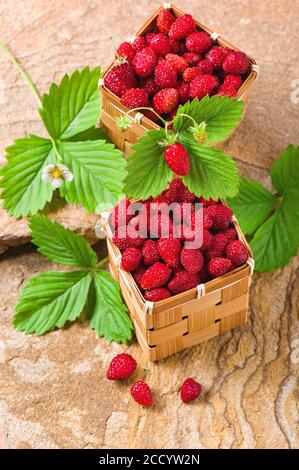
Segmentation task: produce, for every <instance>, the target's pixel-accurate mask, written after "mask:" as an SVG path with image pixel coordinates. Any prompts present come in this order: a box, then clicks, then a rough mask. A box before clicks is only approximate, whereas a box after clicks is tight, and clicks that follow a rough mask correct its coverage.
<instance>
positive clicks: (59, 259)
mask: <svg viewBox="0 0 299 470" xmlns="http://www.w3.org/2000/svg"><path fill="white" fill-rule="evenodd" d="M29 227H30V229H31V231H32V234H31V236H32V241H33V243H34V244H35V245H36V246H37V247H38V249H37V251H38V252H39V253H41V254H42V255H44V256H47V257H48V258H49V259H50V260H52V261H54V263H60V264H64V265H66V266H80V267H95V266H96V264H97V262H98V257H97V255H96V254H95V252H94V251H93V250H92V249H91V248H90V246H89V245H88V243H87V241H86V240H85V238H83V237H82V236H81V235H80V234H79V233H75V232H72V230H69V229H67V228H64V227H63V226H62V225H60V224H58V223H57V222H52V221H51V220H49V219H47V217H44V216H40V215H36V216H34V217H32V219H31V221H30V223H29Z"/></svg>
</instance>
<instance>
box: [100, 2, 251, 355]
mask: <svg viewBox="0 0 299 470" xmlns="http://www.w3.org/2000/svg"><path fill="white" fill-rule="evenodd" d="M139 33H140V34H138V35H137V36H136V37H135V39H134V40H133V41H132V42H131V43H129V42H123V43H122V44H121V45H120V46H119V47H118V49H117V52H116V62H115V63H114V64H113V66H111V67H110V68H109V69H108V71H107V72H106V74H105V75H104V79H103V84H104V85H103V87H102V110H101V123H102V125H103V126H104V127H105V128H106V130H107V132H108V134H109V135H110V138H111V139H112V141H113V143H115V144H116V145H117V146H119V147H120V148H121V149H122V150H123V151H124V152H125V153H128V154H129V156H128V165H127V170H128V175H127V177H126V181H125V187H124V192H125V194H126V196H127V198H125V199H123V200H122V201H121V202H120V203H119V205H118V206H116V208H115V209H114V210H113V211H112V212H110V213H106V214H104V215H103V226H104V230H105V232H106V235H107V243H108V251H109V263H110V270H111V272H112V274H113V275H114V277H115V279H116V280H117V281H118V282H119V284H120V287H121V291H122V294H123V297H124V299H125V301H126V303H127V306H128V308H129V311H130V315H131V318H132V321H133V323H134V327H135V331H136V335H137V338H138V340H139V343H140V345H141V347H142V348H143V350H144V351H145V353H146V355H147V357H148V358H149V359H150V360H159V359H161V358H164V357H167V356H169V355H170V354H173V353H175V352H177V351H180V350H182V349H184V348H187V347H190V346H192V345H195V344H198V343H200V342H202V341H205V340H207V339H210V338H212V337H214V336H217V335H219V334H221V333H223V332H225V331H228V330H229V329H231V328H234V327H236V326H240V325H242V324H243V323H244V322H245V321H246V318H247V309H248V290H249V285H250V281H251V275H252V272H253V259H252V254H251V251H250V249H249V246H248V244H247V242H246V240H245V237H244V236H243V234H242V232H241V230H240V228H239V226H238V223H237V221H236V219H235V217H234V216H233V213H232V210H231V209H230V208H229V207H228V205H227V204H226V203H225V202H224V199H225V200H226V199H229V198H230V197H233V196H234V195H235V194H236V193H237V190H238V184H239V183H238V174H237V168H236V164H235V162H234V161H233V159H231V157H229V156H228V155H226V154H225V153H224V152H223V151H222V150H220V149H218V148H215V147H212V146H209V145H208V144H209V142H213V143H215V142H221V141H224V140H225V139H226V138H227V137H228V136H229V135H230V134H231V133H232V132H233V130H234V129H235V128H236V127H237V125H238V123H239V121H240V119H241V117H242V114H243V107H244V105H243V100H241V98H244V97H245V95H246V94H247V93H248V91H249V88H250V86H251V85H252V83H253V80H254V79H255V77H256V71H255V67H254V66H255V64H254V61H253V60H252V59H250V58H249V57H247V56H246V55H245V54H244V53H243V52H240V51H238V50H236V48H235V47H233V46H231V45H229V44H228V43H227V42H226V41H225V40H223V39H222V38H221V37H219V35H217V37H216V35H215V34H214V33H212V32H211V31H210V30H208V29H207V28H205V27H204V26H203V25H201V24H200V23H197V22H195V21H194V19H193V18H192V16H191V15H189V14H183V13H182V12H180V11H179V10H177V9H176V8H171V9H169V8H167V9H166V8H160V9H159V10H158V11H157V12H156V13H155V14H154V15H153V17H152V18H150V20H149V21H148V22H147V23H146V25H145V26H144V27H143V28H142V29H141V31H140V32H139Z"/></svg>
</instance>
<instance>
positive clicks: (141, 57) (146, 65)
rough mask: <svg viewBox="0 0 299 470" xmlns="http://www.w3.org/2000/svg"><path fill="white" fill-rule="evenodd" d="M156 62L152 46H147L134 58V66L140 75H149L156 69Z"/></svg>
mask: <svg viewBox="0 0 299 470" xmlns="http://www.w3.org/2000/svg"><path fill="white" fill-rule="evenodd" d="M156 62H157V56H156V54H155V52H154V51H153V50H152V49H151V48H150V47H145V48H144V49H142V50H141V51H140V52H137V53H136V55H135V57H134V58H133V60H132V66H133V68H134V71H135V73H136V74H137V75H138V76H139V77H148V76H149V75H151V73H152V72H153V71H154V68H155V65H156ZM131 88H133V87H131Z"/></svg>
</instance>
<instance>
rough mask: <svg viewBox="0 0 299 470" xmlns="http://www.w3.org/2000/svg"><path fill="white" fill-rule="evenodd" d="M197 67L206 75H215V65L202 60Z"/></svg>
mask: <svg viewBox="0 0 299 470" xmlns="http://www.w3.org/2000/svg"><path fill="white" fill-rule="evenodd" d="M197 67H198V68H199V70H200V71H201V73H203V74H204V75H212V73H213V64H212V62H209V61H208V60H202V61H201V62H199V63H198V64H197Z"/></svg>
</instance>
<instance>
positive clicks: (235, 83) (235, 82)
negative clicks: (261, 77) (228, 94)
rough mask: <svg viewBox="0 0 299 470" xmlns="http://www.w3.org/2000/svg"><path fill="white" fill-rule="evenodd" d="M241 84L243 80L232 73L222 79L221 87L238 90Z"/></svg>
mask: <svg viewBox="0 0 299 470" xmlns="http://www.w3.org/2000/svg"><path fill="white" fill-rule="evenodd" d="M242 83H243V79H242V77H241V76H240V75H235V74H233V73H229V74H227V75H226V76H225V77H224V81H223V85H225V86H228V87H232V88H235V89H236V90H239V88H240V86H241V85H242Z"/></svg>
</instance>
